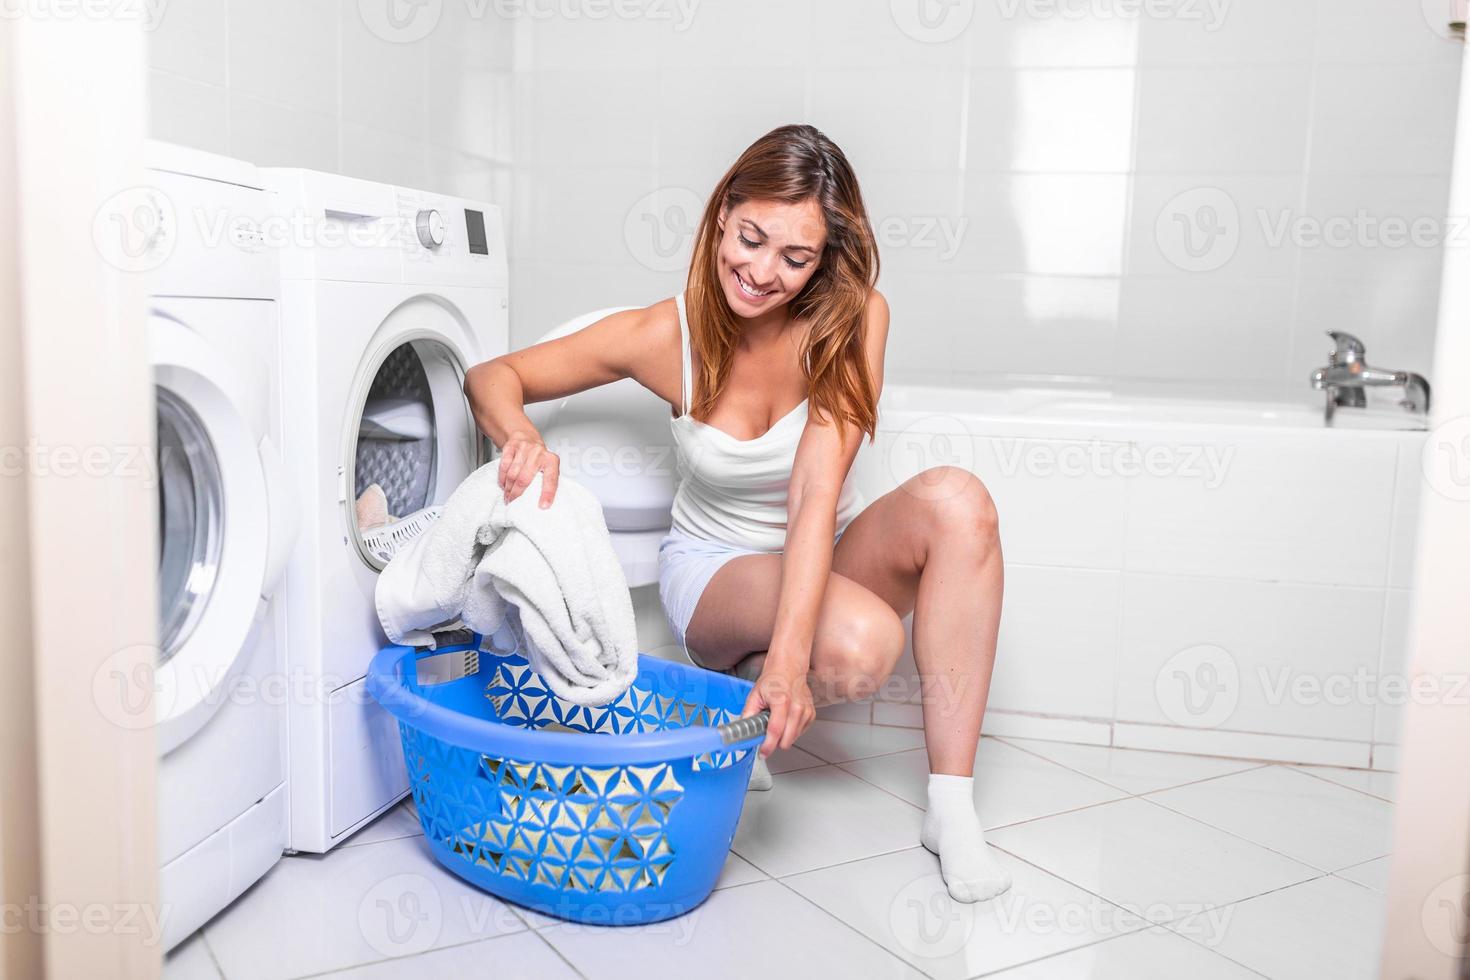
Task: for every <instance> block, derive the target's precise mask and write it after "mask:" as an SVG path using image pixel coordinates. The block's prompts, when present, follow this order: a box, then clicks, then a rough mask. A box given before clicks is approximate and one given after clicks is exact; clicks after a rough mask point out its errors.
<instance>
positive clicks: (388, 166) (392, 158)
mask: <svg viewBox="0 0 1470 980" xmlns="http://www.w3.org/2000/svg"><path fill="white" fill-rule="evenodd" d="M342 172H343V173H344V174H347V175H348V176H349V177H361V178H362V179H363V180H376V181H380V182H382V183H385V184H398V185H400V186H402V187H423V186H424V185H425V184H427V183H428V179H429V156H428V146H427V145H425V144H424V143H422V142H420V141H418V140H406V139H404V138H403V137H402V136H401V135H399V134H398V133H390V132H387V131H386V130H381V129H374V128H373V127H371V126H361V125H358V124H357V123H351V122H343V123H342Z"/></svg>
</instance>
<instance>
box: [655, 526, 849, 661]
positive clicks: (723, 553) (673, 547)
mask: <svg viewBox="0 0 1470 980" xmlns="http://www.w3.org/2000/svg"><path fill="white" fill-rule="evenodd" d="M846 530H847V528H846V527H845V526H844V527H843V528H842V530H841V531H838V532H837V536H836V537H834V538H833V539H832V543H833V544H834V545H836V543H837V542H838V541H839V540H841V539H842V532H843V531H846ZM772 554H774V555H779V554H781V552H779V551H757V550H755V549H752V548H742V547H741V546H739V545H734V544H726V543H725V542H724V541H711V540H708V539H706V538H696V537H694V536H692V535H689V534H685V533H683V532H682V531H670V532H669V533H668V534H666V535H664V538H663V540H662V541H660V542H659V546H658V597H659V601H660V602H662V603H663V607H664V616H665V618H666V619H668V622H669V629H671V630H673V632H674V638H675V639H676V640H678V641H679V645H680V646H681V647H683V648H684V652H685V653H686V654H688V655H689V659H690V660H692V661H694V662H695V663H696V664H700V660H699V656H698V655H697V654H696V653H695V652H694V651H693V650H690V649H689V642H688V639H687V634H688V630H689V621H690V620H692V619H693V618H694V610H695V607H697V606H698V605H699V597H700V596H702V595H704V590H705V588H706V587H708V585H709V583H710V579H712V578H714V577H715V572H718V571H719V570H720V569H721V568H723V567H724V566H725V563H726V562H728V561H730V560H731V559H733V558H739V557H740V556H742V555H772ZM700 666H703V664H700Z"/></svg>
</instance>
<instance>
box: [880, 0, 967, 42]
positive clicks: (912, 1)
mask: <svg viewBox="0 0 1470 980" xmlns="http://www.w3.org/2000/svg"><path fill="white" fill-rule="evenodd" d="M888 12H889V13H890V14H891V15H892V17H893V23H894V24H896V25H898V29H899V30H900V31H903V32H904V33H905V34H907V35H908V36H909V37H911V38H913V39H914V40H915V41H920V42H922V43H925V44H943V43H944V42H945V41H953V40H954V39H955V38H957V37H959V36H960V35H961V34H963V33H965V30H966V29H967V28H968V27H969V26H970V21H971V20H973V19H974V17H975V0H888Z"/></svg>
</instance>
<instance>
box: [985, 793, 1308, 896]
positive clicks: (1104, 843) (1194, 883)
mask: <svg viewBox="0 0 1470 980" xmlns="http://www.w3.org/2000/svg"><path fill="white" fill-rule="evenodd" d="M986 836H987V838H988V839H989V841H990V842H991V843H992V844H995V845H997V846H999V847H1001V848H1003V849H1005V850H1007V851H1010V852H1011V853H1012V854H1016V855H1018V856H1020V857H1021V858H1023V859H1025V860H1027V861H1030V862H1031V863H1032V864H1036V865H1039V866H1040V867H1042V868H1045V869H1046V870H1047V871H1050V872H1051V873H1052V874H1054V875H1057V876H1058V877H1060V878H1063V879H1065V880H1067V881H1070V882H1072V883H1073V884H1075V885H1079V886H1081V887H1082V888H1085V889H1087V890H1088V891H1090V892H1092V893H1094V894H1097V895H1101V896H1102V897H1103V898H1106V899H1108V900H1109V901H1111V902H1115V903H1117V904H1120V905H1123V906H1125V907H1127V908H1129V909H1131V910H1134V911H1142V912H1143V914H1144V915H1145V916H1146V917H1147V918H1148V919H1149V920H1150V921H1153V922H1162V921H1167V920H1170V919H1174V918H1181V917H1183V916H1185V915H1189V914H1191V913H1193V912H1196V911H1198V910H1200V909H1207V908H1213V907H1214V906H1217V905H1224V904H1226V903H1229V902H1238V901H1240V900H1241V899H1243V898H1249V897H1251V896H1253V895H1260V894H1262V893H1264V892H1267V891H1271V890H1272V889H1275V888H1281V887H1283V886H1284V885H1289V884H1293V883H1295V882H1299V881H1305V880H1306V879H1308V878H1311V877H1314V876H1315V875H1316V874H1317V873H1318V872H1316V871H1315V870H1314V869H1312V868H1309V867H1307V866H1306V865H1303V864H1299V863H1297V862H1296V861H1292V860H1291V859H1289V858H1285V857H1282V856H1281V855H1279V854H1275V853H1273V852H1271V851H1268V850H1266V849H1265V848H1263V847H1258V846H1257V845H1255V844H1252V843H1250V842H1249V841H1244V840H1241V839H1240V838H1238V837H1233V836H1231V835H1230V834H1227V833H1225V832H1224V831H1220V830H1216V829H1215V828H1213V827H1208V826H1206V825H1205V824H1202V823H1200V822H1199V821H1197V820H1192V819H1190V818H1189V817H1185V816H1182V815H1180V814H1178V813H1174V812H1173V811H1171V810H1166V809H1165V808H1163V807H1161V806H1158V805H1157V804H1154V803H1150V802H1148V801H1147V800H1145V799H1142V798H1138V797H1134V798H1131V799H1126V800H1118V801H1117V802H1114V803H1104V804H1103V805H1101V806H1094V807H1089V808H1088V809H1085V810H1078V811H1076V812H1073V813H1063V814H1059V815H1057V816H1054V817H1046V818H1044V819H1041V820H1032V821H1029V822H1027V823H1023V824H1017V825H1016V826H1014V827H1005V828H1002V829H1000V830H998V831H996V832H994V833H992V834H987V835H986Z"/></svg>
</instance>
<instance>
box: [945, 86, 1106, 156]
mask: <svg viewBox="0 0 1470 980" xmlns="http://www.w3.org/2000/svg"><path fill="white" fill-rule="evenodd" d="M1134 77H1135V73H1134V72H1133V71H1132V70H1131V69H1123V68H1094V69H1075V70H1057V69H1047V70H1032V69H1022V70H1016V69H1002V68H991V69H982V70H977V71H975V72H974V73H973V74H972V75H971V83H970V110H969V140H968V145H967V150H966V162H965V166H966V168H967V169H968V170H970V171H1001V172H1010V171H1014V172H1022V173H1027V172H1040V173H1046V172H1051V173H1126V172H1127V171H1128V170H1129V169H1130V168H1131V166H1132V163H1133V160H1132V157H1133V107H1134Z"/></svg>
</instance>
